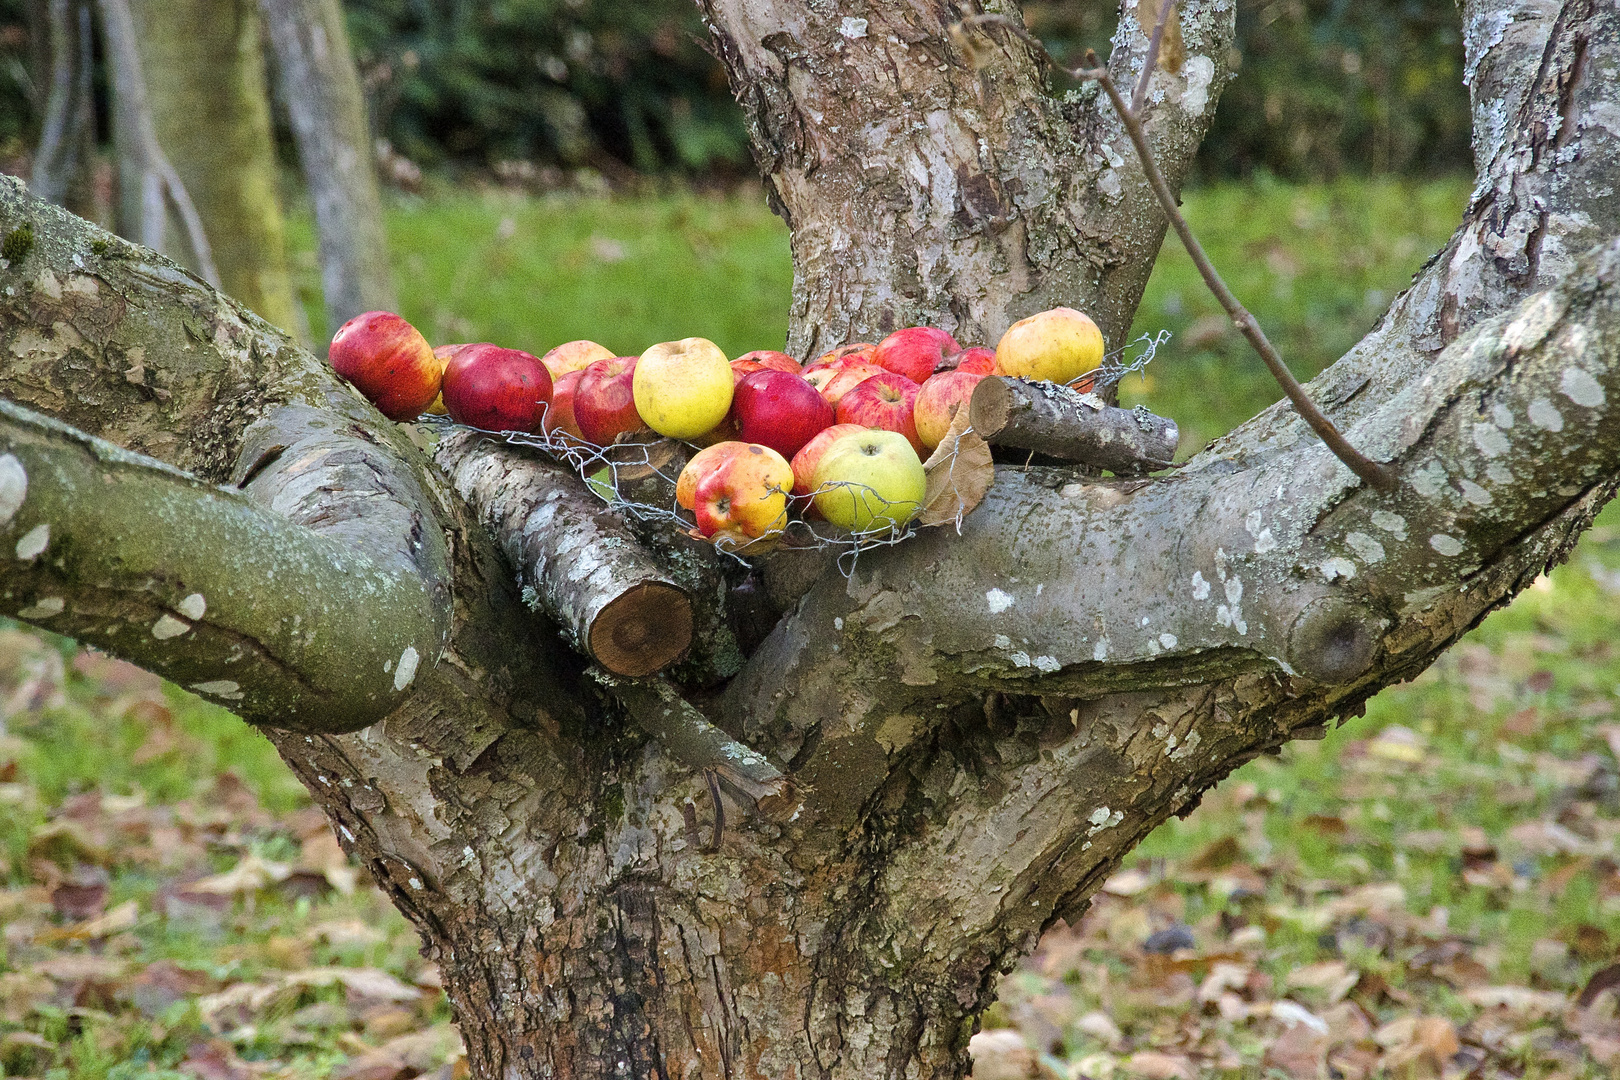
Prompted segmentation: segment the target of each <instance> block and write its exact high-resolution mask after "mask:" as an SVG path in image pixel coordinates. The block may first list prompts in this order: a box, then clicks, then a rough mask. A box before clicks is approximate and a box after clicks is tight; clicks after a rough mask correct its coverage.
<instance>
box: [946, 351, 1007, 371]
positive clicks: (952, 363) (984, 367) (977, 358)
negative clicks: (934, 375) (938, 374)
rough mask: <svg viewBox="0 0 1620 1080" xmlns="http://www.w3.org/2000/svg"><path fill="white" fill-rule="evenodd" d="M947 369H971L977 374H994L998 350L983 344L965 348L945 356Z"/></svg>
mask: <svg viewBox="0 0 1620 1080" xmlns="http://www.w3.org/2000/svg"><path fill="white" fill-rule="evenodd" d="M945 370H947V371H970V372H972V373H973V374H975V375H993V374H995V370H996V350H994V349H987V348H985V347H984V346H983V345H974V346H972V347H971V348H967V349H963V350H962V351H961V352H959V353H957V354H956V355H955V356H947V357H946V358H945Z"/></svg>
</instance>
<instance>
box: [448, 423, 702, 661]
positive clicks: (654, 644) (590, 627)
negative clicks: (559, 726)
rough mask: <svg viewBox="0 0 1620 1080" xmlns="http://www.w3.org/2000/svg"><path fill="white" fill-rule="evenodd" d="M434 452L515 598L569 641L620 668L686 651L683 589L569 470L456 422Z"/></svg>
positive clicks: (688, 608)
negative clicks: (498, 553)
mask: <svg viewBox="0 0 1620 1080" xmlns="http://www.w3.org/2000/svg"><path fill="white" fill-rule="evenodd" d="M475 448H476V450H475ZM435 459H436V460H437V461H438V462H439V464H440V465H441V466H442V467H443V468H444V469H445V471H446V472H448V473H449V474H450V478H451V482H452V483H453V484H454V486H455V488H456V491H457V492H459V493H460V494H461V496H462V497H463V498H465V499H466V500H467V501H468V502H469V503H471V504H472V505H473V508H474V509H475V510H476V511H477V513H478V515H479V516H480V517H481V518H482V519H483V521H484V523H485V524H486V525H487V526H489V528H490V529H491V531H492V532H493V533H494V535H495V536H496V538H497V539H498V540H499V541H500V544H501V547H502V548H503V549H504V550H505V551H506V554H507V556H508V557H509V558H510V559H511V560H512V562H513V563H514V564H515V565H516V566H517V567H518V572H519V579H520V581H521V582H522V583H523V585H524V586H525V593H524V596H525V599H526V600H529V601H530V602H531V603H532V604H533V605H534V606H536V607H538V608H539V609H540V610H542V611H544V612H545V613H546V614H547V615H549V616H551V618H552V619H554V620H555V621H556V622H557V623H558V624H559V625H560V626H561V627H562V629H563V632H564V634H565V635H566V636H567V638H568V639H569V642H570V643H571V644H572V645H573V646H574V648H576V649H578V650H579V651H580V652H583V653H585V654H586V655H588V656H590V657H591V658H592V659H593V660H595V661H596V662H597V663H598V664H600V665H602V667H604V668H606V669H607V670H608V671H611V672H613V673H615V674H617V675H630V676H642V675H651V674H652V673H653V672H655V671H660V670H662V669H663V668H665V667H667V666H668V665H669V664H671V663H673V662H674V661H675V660H677V659H679V658H680V657H681V656H682V655H684V654H685V653H686V650H687V648H688V647H689V646H690V645H691V643H692V602H691V599H690V598H689V597H688V596H687V594H686V590H684V589H682V588H681V587H680V585H679V584H677V583H676V582H675V581H674V580H673V579H672V578H671V577H670V576H669V575H668V574H666V573H665V572H664V570H663V569H662V568H661V567H660V566H659V565H658V564H657V562H655V561H654V560H653V558H652V555H651V553H649V552H648V551H647V550H646V549H645V548H643V547H642V546H641V544H640V542H639V541H637V540H636V538H635V536H634V535H632V534H631V532H630V530H629V527H628V526H627V525H626V523H625V521H624V519H623V518H622V517H621V516H620V515H619V514H618V512H617V511H615V510H613V509H612V508H611V507H609V506H608V505H607V504H605V503H603V502H602V501H601V499H599V498H597V497H596V496H595V495H594V494H592V493H591V492H590V491H589V490H588V489H587V488H586V487H585V485H584V484H582V483H581V482H580V481H579V479H578V477H576V476H574V475H573V472H572V470H570V469H569V468H567V467H566V466H563V465H559V464H557V463H555V462H553V461H550V460H549V459H547V458H545V457H542V456H541V455H540V454H538V453H526V452H524V451H522V450H520V449H518V448H517V447H514V446H510V445H507V444H501V443H497V442H496V441H495V440H493V439H489V438H488V437H487V436H484V435H481V434H480V433H479V432H476V431H466V430H459V431H453V432H451V433H450V434H449V435H447V436H445V437H444V439H443V440H442V441H441V442H440V444H439V449H438V451H437V453H436V454H435Z"/></svg>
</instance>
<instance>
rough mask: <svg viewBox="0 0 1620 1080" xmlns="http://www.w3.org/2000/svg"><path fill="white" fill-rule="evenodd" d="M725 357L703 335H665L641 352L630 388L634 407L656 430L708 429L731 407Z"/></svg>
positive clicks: (676, 433)
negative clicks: (678, 337)
mask: <svg viewBox="0 0 1620 1080" xmlns="http://www.w3.org/2000/svg"><path fill="white" fill-rule="evenodd" d="M732 384H733V383H732V374H731V363H730V362H729V361H728V360H727V359H726V354H725V353H723V352H721V351H720V347H719V346H718V345H716V344H715V343H714V342H712V341H710V340H709V339H708V338H700V337H689V338H682V339H681V340H679V341H665V342H661V343H660V344H657V345H654V346H652V347H651V348H649V349H647V350H646V351H645V352H643V353H642V354H641V359H640V360H639V361H638V362H637V363H636V370H635V375H634V378H633V380H632V384H631V385H632V390H633V393H634V396H635V402H636V411H637V412H639V413H641V418H642V420H644V421H646V424H647V426H648V427H650V428H652V429H653V430H654V431H656V432H658V434H660V435H668V436H670V437H671V438H676V439H690V438H694V437H696V436H698V435H702V434H703V433H704V432H705V431H712V430H713V429H714V426H715V425H716V424H718V423H720V421H722V420H724V419H725V418H726V413H727V412H729V411H730V410H731V388H732Z"/></svg>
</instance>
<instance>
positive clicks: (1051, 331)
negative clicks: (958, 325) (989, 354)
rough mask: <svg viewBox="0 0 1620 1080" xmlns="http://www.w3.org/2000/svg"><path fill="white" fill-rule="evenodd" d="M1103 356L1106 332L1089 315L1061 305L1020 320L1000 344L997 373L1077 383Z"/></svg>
mask: <svg viewBox="0 0 1620 1080" xmlns="http://www.w3.org/2000/svg"><path fill="white" fill-rule="evenodd" d="M1102 358H1103V336H1102V331H1101V330H1098V329H1097V324H1096V323H1094V322H1092V321H1091V319H1090V318H1089V317H1088V316H1086V315H1085V314H1083V313H1081V312H1078V311H1075V310H1074V309H1073V308H1066V307H1059V308H1053V309H1052V310H1051V311H1043V312H1041V313H1040V314H1039V315H1031V316H1030V317H1029V318H1027V319H1019V320H1018V321H1017V322H1015V323H1013V324H1012V326H1010V327H1008V328H1007V332H1006V333H1005V334H1003V335H1001V341H999V342H998V343H997V344H996V374H997V375H1012V376H1015V377H1017V378H1020V379H1050V380H1051V381H1052V382H1055V383H1067V382H1073V381H1074V380H1075V379H1078V378H1079V377H1080V376H1082V375H1084V374H1085V373H1086V372H1088V371H1090V370H1091V369H1092V368H1094V367H1096V366H1097V365H1098V364H1100V363H1102Z"/></svg>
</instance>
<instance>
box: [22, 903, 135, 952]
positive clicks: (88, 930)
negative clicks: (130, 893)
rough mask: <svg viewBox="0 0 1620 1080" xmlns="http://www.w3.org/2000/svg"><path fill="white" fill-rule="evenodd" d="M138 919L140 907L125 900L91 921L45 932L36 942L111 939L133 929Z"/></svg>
mask: <svg viewBox="0 0 1620 1080" xmlns="http://www.w3.org/2000/svg"><path fill="white" fill-rule="evenodd" d="M140 917H141V911H140V906H139V905H138V904H136V902H135V901H133V900H126V901H124V902H123V903H122V904H119V905H118V906H117V907H115V908H113V909H112V910H111V911H109V912H107V913H105V914H103V915H97V916H96V917H95V918H93V919H87V920H85V921H84V922H81V923H77V924H75V925H73V926H64V927H62V928H61V929H59V930H50V931H47V932H46V933H43V934H41V935H40V936H39V938H38V940H39V941H41V942H49V941H94V940H96V939H98V938H104V937H112V936H113V935H114V934H117V933H120V932H122V931H124V930H128V929H130V928H131V927H133V926H134V925H135V923H136V922H137V921H139V919H140Z"/></svg>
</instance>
